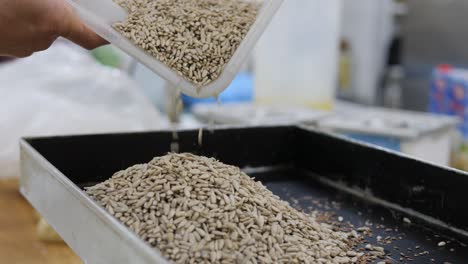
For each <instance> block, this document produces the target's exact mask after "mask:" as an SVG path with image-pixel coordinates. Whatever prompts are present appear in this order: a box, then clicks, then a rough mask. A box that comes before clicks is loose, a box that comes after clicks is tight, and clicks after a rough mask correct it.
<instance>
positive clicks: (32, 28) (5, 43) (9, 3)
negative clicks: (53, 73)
mask: <svg viewBox="0 0 468 264" xmlns="http://www.w3.org/2000/svg"><path fill="white" fill-rule="evenodd" d="M0 7H1V8H0V55H9V56H15V57H27V56H29V55H31V54H32V53H34V52H36V51H41V50H45V49H48V48H49V47H50V45H52V43H53V42H54V41H55V40H56V39H57V38H58V37H60V36H62V37H65V38H67V39H69V40H71V41H73V42H75V43H76V44H78V45H80V46H82V47H84V48H87V49H93V48H96V47H99V46H101V45H103V44H106V41H105V40H104V39H102V38H101V37H99V36H98V35H97V34H96V33H94V32H93V31H91V30H90V29H89V28H88V27H87V26H86V25H85V24H83V22H82V21H81V20H80V18H79V17H78V16H77V15H76V14H75V13H74V12H73V10H72V9H71V7H70V6H69V5H67V3H65V0H0Z"/></svg>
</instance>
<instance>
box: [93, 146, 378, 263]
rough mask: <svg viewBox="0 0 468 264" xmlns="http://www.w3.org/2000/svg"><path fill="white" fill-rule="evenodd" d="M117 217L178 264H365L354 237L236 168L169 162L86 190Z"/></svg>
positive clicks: (184, 158) (178, 158) (173, 157)
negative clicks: (276, 193)
mask: <svg viewBox="0 0 468 264" xmlns="http://www.w3.org/2000/svg"><path fill="white" fill-rule="evenodd" d="M86 193H87V194H88V195H90V197H92V198H93V199H94V200H96V201H97V202H98V203H99V204H100V205H101V206H102V207H104V208H105V209H106V210H107V211H108V212H109V213H110V214H111V215H113V216H114V217H116V218H117V219H119V220H120V221H121V222H122V223H123V224H125V225H126V226H127V227H129V228H130V229H131V230H132V231H134V232H135V233H136V234H138V235H139V236H140V237H141V238H142V240H144V241H145V242H147V243H148V244H149V245H151V246H153V247H155V248H157V249H158V250H159V251H160V252H161V253H162V254H163V255H164V256H166V257H167V258H168V259H169V260H171V261H173V262H175V263H365V262H363V260H362V259H363V258H366V257H369V259H374V260H375V259H377V258H379V257H384V256H385V255H384V254H385V253H384V251H383V248H381V247H371V249H372V250H371V251H370V253H369V254H366V255H370V256H366V255H364V253H363V252H358V251H357V250H356V249H355V246H356V244H357V242H356V241H357V240H358V239H359V237H356V235H357V233H356V232H343V231H334V230H333V227H332V226H331V225H328V224H325V223H319V222H318V221H317V220H316V218H315V217H314V214H311V215H307V214H305V213H302V212H300V211H298V210H296V209H294V208H292V207H291V206H290V205H289V204H288V203H287V202H285V201H282V200H280V199H279V198H278V197H277V196H275V195H274V194H273V193H272V192H270V191H269V190H268V189H267V188H266V187H264V186H263V185H262V184H261V183H260V182H256V181H254V180H253V179H252V178H250V177H249V176H248V175H246V174H245V173H243V172H241V170H240V169H239V168H237V167H233V166H229V165H225V164H223V163H221V162H219V161H217V160H215V159H212V158H206V157H200V156H196V155H192V154H168V155H166V156H163V157H158V158H155V159H153V160H152V161H151V162H149V163H147V164H142V165H136V166H133V167H130V168H128V169H126V170H123V171H119V172H117V173H115V174H114V175H113V176H112V178H110V179H109V180H107V181H105V182H103V183H100V184H97V185H95V186H93V187H89V188H86Z"/></svg>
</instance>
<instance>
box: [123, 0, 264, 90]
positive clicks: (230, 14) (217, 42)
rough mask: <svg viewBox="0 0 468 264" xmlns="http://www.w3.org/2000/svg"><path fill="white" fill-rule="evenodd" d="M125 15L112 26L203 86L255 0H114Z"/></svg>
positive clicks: (238, 36)
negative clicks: (126, 12)
mask: <svg viewBox="0 0 468 264" xmlns="http://www.w3.org/2000/svg"><path fill="white" fill-rule="evenodd" d="M114 1H115V2H117V3H118V4H119V5H120V6H122V7H123V8H125V9H126V10H127V11H128V12H129V15H128V17H127V18H126V20H125V21H122V22H118V23H115V24H114V28H115V29H116V30H117V31H118V32H119V33H121V34H122V35H123V36H125V37H126V38H128V39H129V40H130V41H132V42H133V43H134V44H135V45H137V46H139V47H140V48H142V49H143V50H145V51H146V52H147V53H149V54H151V55H152V56H154V57H155V58H156V59H158V60H159V61H161V62H162V63H164V64H166V65H167V66H168V67H170V68H171V69H173V70H174V71H175V72H177V73H178V74H179V75H181V76H183V77H184V78H185V79H186V80H188V81H190V82H192V83H193V84H195V85H197V86H198V87H203V86H206V85H208V84H210V83H211V82H212V81H214V80H216V79H217V78H218V77H219V76H220V74H221V72H222V70H223V69H224V67H225V66H226V64H227V63H228V62H229V61H230V60H231V58H232V56H233V55H234V53H235V51H236V50H237V48H238V47H239V46H240V44H241V42H242V40H243V39H244V38H245V36H246V35H247V33H248V31H249V29H250V28H251V26H252V25H253V24H254V22H255V19H256V17H257V14H258V10H259V9H260V6H261V1H259V0H114Z"/></svg>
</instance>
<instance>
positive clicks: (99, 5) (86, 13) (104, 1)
mask: <svg viewBox="0 0 468 264" xmlns="http://www.w3.org/2000/svg"><path fill="white" fill-rule="evenodd" d="M294 1H295V0H293V2H294ZM307 1H309V0H307ZM334 1H337V0H334ZM67 2H68V3H70V4H71V5H72V6H73V7H74V9H75V10H76V12H77V13H78V15H79V16H80V17H81V18H82V19H83V21H85V23H86V24H87V25H88V26H89V27H90V28H92V29H93V30H94V31H96V33H98V34H99V35H100V36H102V37H103V38H105V39H106V40H107V41H109V42H110V43H112V44H114V45H115V46H117V47H119V48H120V49H122V50H123V51H125V52H126V53H128V54H129V55H131V56H133V57H134V58H135V59H137V60H138V61H139V62H141V63H142V64H144V65H145V66H147V67H148V68H150V69H151V70H152V71H154V72H155V73H157V74H159V75H160V76H161V77H162V78H164V79H166V80H167V81H168V82H169V83H171V87H176V88H177V89H180V90H181V91H182V92H183V93H185V94H187V95H189V96H193V97H199V98H202V97H211V96H215V95H217V94H219V93H221V92H222V91H223V90H224V89H226V88H227V87H228V86H229V84H230V83H231V82H232V80H233V79H234V77H235V76H236V75H237V72H238V71H239V69H240V68H241V67H242V65H243V63H244V61H245V60H246V59H247V58H248V55H249V53H250V51H251V50H252V49H253V47H254V45H255V43H257V40H258V39H259V38H260V36H261V35H262V33H263V32H264V30H265V29H266V27H267V26H268V24H269V23H270V20H271V19H272V18H273V16H274V15H275V13H276V11H277V10H278V9H279V7H280V6H281V4H282V2H283V0H264V1H263V5H262V7H261V10H260V12H259V13H258V15H257V19H256V21H255V22H254V24H253V25H252V27H251V28H250V30H249V32H248V33H247V35H246V36H245V38H244V40H243V41H242V42H241V44H240V46H239V48H238V49H237V50H236V52H235V53H234V55H233V57H232V58H231V60H230V61H229V62H228V64H227V65H226V67H225V68H224V70H223V72H222V73H221V75H220V77H219V78H218V79H217V80H215V81H213V82H212V83H210V84H209V85H207V86H204V87H202V89H201V91H200V93H197V87H196V85H195V84H193V83H191V82H189V81H187V80H185V79H184V78H183V77H182V76H180V75H179V74H177V72H175V71H173V70H172V69H171V68H169V67H168V66H166V65H165V64H164V63H162V62H160V61H159V60H157V59H156V58H154V57H153V56H151V55H149V54H147V53H146V52H145V51H144V50H143V49H141V48H139V47H137V46H135V45H134V44H133V43H132V42H130V40H128V39H127V38H125V37H124V36H122V35H121V34H120V33H119V32H117V31H116V30H115V29H113V28H112V25H113V24H114V23H116V22H120V21H123V20H125V18H126V17H127V13H126V11H125V10H123V9H122V8H120V7H119V6H118V5H117V4H115V3H114V2H113V0H67Z"/></svg>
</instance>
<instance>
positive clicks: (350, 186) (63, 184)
mask: <svg viewBox="0 0 468 264" xmlns="http://www.w3.org/2000/svg"><path fill="white" fill-rule="evenodd" d="M197 137H198V131H180V132H179V133H178V138H179V144H180V151H181V152H192V153H197V154H201V155H206V156H213V157H216V158H218V159H219V160H221V161H222V162H224V163H227V164H232V165H236V166H239V167H241V168H244V170H245V171H246V172H248V173H249V174H250V175H251V176H253V177H256V178H257V179H258V180H261V181H262V182H263V183H264V184H265V185H266V186H267V187H268V188H269V189H270V190H272V191H273V192H274V193H276V194H278V195H279V196H281V197H282V198H283V199H286V200H288V201H289V202H291V203H292V204H293V205H294V206H296V207H300V208H302V209H304V210H306V211H308V210H312V209H319V210H320V211H322V212H324V211H326V212H328V215H329V216H330V217H331V218H333V219H340V220H342V223H343V225H345V223H348V222H349V223H352V224H354V225H355V226H356V227H360V226H368V227H369V228H370V229H372V231H373V234H372V237H369V238H367V240H368V241H369V242H371V243H376V239H377V236H380V237H382V238H387V237H390V238H394V239H395V240H394V241H393V242H392V243H391V244H388V245H385V246H384V247H385V249H386V251H387V253H388V254H389V258H391V259H394V260H395V263H406V262H409V263H444V262H449V263H466V262H467V260H468V250H467V248H466V244H467V240H468V235H467V234H468V232H467V231H468V217H467V216H468V203H467V198H466V197H467V195H466V193H467V188H468V176H467V174H465V173H463V172H461V171H457V170H454V169H449V168H445V167H440V166H436V165H432V164H429V163H426V162H422V161H420V160H417V159H412V158H409V157H406V156H404V155H401V154H398V153H395V152H391V151H386V150H384V149H380V148H376V147H372V146H370V145H365V144H362V143H358V142H356V141H353V140H349V139H346V138H343V137H340V136H335V135H331V134H326V133H322V132H318V131H314V130H310V129H306V128H303V127H295V126H282V127H242V128H241V127H237V128H233V127H231V128H218V129H216V130H215V131H213V132H208V131H205V133H204V134H203V142H202V143H203V144H202V145H201V146H200V145H198V141H197ZM171 143H172V132H171V131H161V132H148V133H128V134H103V135H88V136H66V137H47V138H26V139H23V140H22V141H21V172H22V173H21V192H22V194H23V195H24V196H25V197H26V198H27V199H28V200H29V201H30V203H31V204H32V205H33V206H34V207H35V208H36V209H37V210H38V211H39V213H41V214H42V215H43V216H44V218H45V219H46V220H47V221H48V222H49V223H50V224H51V226H52V227H53V228H54V229H55V230H56V231H57V232H58V233H59V234H60V235H61V236H62V237H63V239H64V240H65V241H66V242H67V244H68V245H69V246H70V247H71V248H72V249H73V250H74V251H75V252H76V253H77V254H78V255H79V256H80V257H81V258H82V259H83V260H84V261H85V262H86V263H165V262H166V261H165V260H164V258H163V257H162V256H161V255H160V253H159V252H158V251H157V250H154V249H152V248H150V247H149V246H148V245H146V244H145V243H144V242H142V241H141V240H140V239H139V238H138V237H137V236H136V235H134V234H133V233H132V232H131V231H129V230H128V229H127V228H126V227H125V226H123V225H122V224H120V223H119V222H118V221H117V220H116V219H114V218H113V217H112V216H111V215H109V214H108V213H106V212H105V210H104V209H103V208H101V207H99V206H98V205H97V204H96V203H95V202H93V201H92V200H91V199H90V198H89V197H87V196H86V195H85V193H84V192H83V191H82V188H83V187H85V186H89V185H93V184H95V183H97V182H101V181H104V180H106V179H108V178H109V177H111V176H112V174H113V173H114V172H116V171H118V170H121V169H125V168H127V167H129V166H131V165H134V164H137V163H144V162H148V161H149V160H151V159H152V158H153V157H154V156H160V155H164V154H166V153H167V152H168V151H169V150H170V149H171V148H170V147H171ZM441 241H444V242H445V243H446V245H445V246H438V243H439V242H441ZM425 251H427V252H428V253H425V254H423V255H422V256H419V257H414V256H413V255H414V254H419V253H421V252H425ZM400 258H401V261H400Z"/></svg>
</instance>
